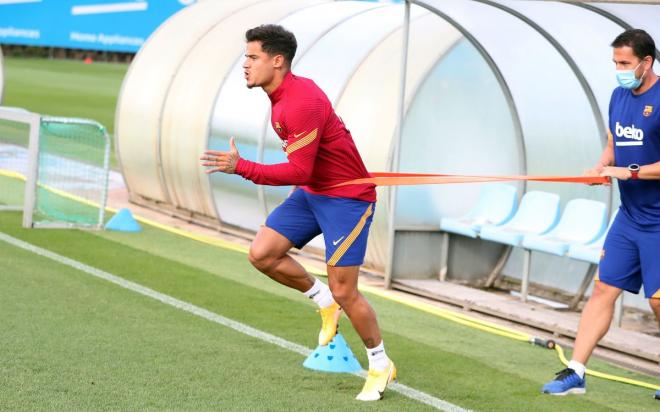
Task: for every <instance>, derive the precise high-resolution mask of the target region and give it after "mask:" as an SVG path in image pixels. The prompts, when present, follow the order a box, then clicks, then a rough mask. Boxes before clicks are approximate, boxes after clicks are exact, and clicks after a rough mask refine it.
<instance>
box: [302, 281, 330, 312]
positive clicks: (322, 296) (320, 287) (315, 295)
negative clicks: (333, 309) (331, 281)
mask: <svg viewBox="0 0 660 412" xmlns="http://www.w3.org/2000/svg"><path fill="white" fill-rule="evenodd" d="M304 293H305V296H307V297H308V298H310V299H312V300H313V301H314V302H315V303H316V304H317V305H319V308H327V307H328V306H330V305H332V304H333V303H334V302H335V300H334V299H333V297H332V292H330V288H329V287H328V285H326V284H325V283H323V282H321V281H320V280H318V279H315V281H314V286H312V288H311V289H310V290H308V291H307V292H304Z"/></svg>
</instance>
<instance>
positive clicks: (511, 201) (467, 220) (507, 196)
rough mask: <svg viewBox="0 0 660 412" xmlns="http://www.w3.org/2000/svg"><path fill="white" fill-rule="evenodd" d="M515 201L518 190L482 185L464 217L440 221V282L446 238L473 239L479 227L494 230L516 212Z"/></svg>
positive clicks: (444, 268)
mask: <svg viewBox="0 0 660 412" xmlns="http://www.w3.org/2000/svg"><path fill="white" fill-rule="evenodd" d="M517 198H518V190H517V189H516V188H515V187H513V186H510V185H505V184H501V183H493V184H486V185H483V186H482V188H481V192H480V193H479V198H478V199H477V203H476V204H475V205H474V206H473V207H472V209H471V210H470V211H469V212H468V213H467V214H466V215H465V216H462V217H459V218H442V220H441V221H440V230H442V231H443V234H442V251H441V255H440V256H441V264H440V268H441V269H440V280H442V281H444V280H445V278H446V276H447V260H448V256H449V234H450V233H453V234H457V235H462V236H467V237H471V238H476V237H477V236H478V235H479V231H480V230H481V228H482V226H484V225H486V224H488V225H495V226H498V225H502V224H504V223H506V222H508V221H509V220H510V219H511V217H512V216H513V214H514V213H515V212H516V208H517V200H518V199H517Z"/></svg>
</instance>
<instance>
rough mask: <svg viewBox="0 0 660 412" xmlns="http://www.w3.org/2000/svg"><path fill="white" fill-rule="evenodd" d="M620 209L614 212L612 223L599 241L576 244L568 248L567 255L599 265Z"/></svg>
mask: <svg viewBox="0 0 660 412" xmlns="http://www.w3.org/2000/svg"><path fill="white" fill-rule="evenodd" d="M617 213H619V209H617V210H616V211H614V213H613V214H612V217H611V218H610V223H609V225H608V226H607V230H604V231H603V233H602V234H601V235H600V236H599V237H598V239H596V240H594V241H592V242H589V243H586V244H584V243H574V244H571V245H570V247H569V248H568V252H567V255H568V256H569V257H571V258H573V259H577V260H584V261H585V262H590V263H594V264H598V263H599V262H600V254H601V251H602V249H603V245H604V244H605V238H606V237H607V232H608V231H609V228H610V227H611V226H612V223H614V218H616V215H617Z"/></svg>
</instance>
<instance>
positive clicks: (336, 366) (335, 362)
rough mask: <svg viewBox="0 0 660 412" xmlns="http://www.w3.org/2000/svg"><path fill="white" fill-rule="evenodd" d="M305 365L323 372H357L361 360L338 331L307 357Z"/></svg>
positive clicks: (360, 367) (360, 368) (359, 368)
mask: <svg viewBox="0 0 660 412" xmlns="http://www.w3.org/2000/svg"><path fill="white" fill-rule="evenodd" d="M303 366H304V367H306V368H309V369H314V370H317V371H322V372H357V371H359V370H362V366H360V362H358V360H357V358H356V357H355V355H353V352H352V351H351V348H349V347H348V344H347V343H346V340H345V339H344V337H343V336H342V335H341V333H337V334H336V335H335V337H334V338H332V340H331V341H330V343H328V344H327V345H326V346H319V347H317V348H316V350H314V352H312V354H311V355H309V356H308V357H307V359H305V362H303Z"/></svg>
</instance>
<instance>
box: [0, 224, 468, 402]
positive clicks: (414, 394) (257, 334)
mask: <svg viewBox="0 0 660 412" xmlns="http://www.w3.org/2000/svg"><path fill="white" fill-rule="evenodd" d="M0 240H3V241H5V242H7V243H9V244H11V245H13V246H16V247H19V248H21V249H25V250H27V251H30V252H32V253H35V254H37V255H40V256H43V257H46V258H48V259H51V260H54V261H56V262H58V263H61V264H64V265H67V266H70V267H72V268H74V269H77V270H80V271H82V272H85V273H87V274H90V275H92V276H95V277H97V278H100V279H103V280H107V281H108V282H111V283H114V284H115V285H118V286H121V287H123V288H125V289H129V290H132V291H133V292H137V293H139V294H141V295H144V296H148V297H150V298H153V299H156V300H158V301H160V302H162V303H165V304H167V305H170V306H173V307H175V308H177V309H181V310H183V311H186V312H188V313H192V314H193V315H197V316H199V317H202V318H204V319H206V320H210V321H211V322H215V323H218V324H220V325H223V326H226V327H228V328H231V329H234V330H235V331H237V332H240V333H243V334H245V335H248V336H250V337H253V338H257V339H260V340H262V341H265V342H268V343H272V344H273V345H277V346H279V347H281V348H284V349H287V350H290V351H292V352H296V353H299V354H301V355H303V356H309V354H311V353H312V350H311V349H309V348H307V347H305V346H302V345H298V344H297V343H293V342H289V341H288V340H286V339H282V338H280V337H278V336H275V335H271V334H270V333H267V332H264V331H261V330H259V329H255V328H253V327H250V326H248V325H246V324H243V323H241V322H237V321H235V320H232V319H229V318H226V317H224V316H221V315H218V314H217V313H213V312H210V311H208V310H206V309H203V308H200V307H199V306H195V305H193V304H191V303H187V302H184V301H181V300H179V299H176V298H173V297H171V296H169V295H166V294H164V293H160V292H157V291H155V290H153V289H150V288H148V287H145V286H142V285H140V284H137V283H134V282H131V281H128V280H126V279H123V278H120V277H118V276H115V275H112V274H110V273H108V272H104V271H102V270H100V269H97V268H95V267H92V266H89V265H86V264H84V263H82V262H78V261H77V260H73V259H70V258H68V257H66V256H62V255H59V254H57V253H54V252H51V251H49V250H46V249H43V248H40V247H38V246H35V245H33V244H31V243H27V242H24V241H22V240H20V239H16V238H15V237H12V236H9V235H7V234H5V233H2V232H0ZM354 375H356V376H360V377H362V378H366V376H367V373H366V372H365V371H360V372H356V373H354ZM389 388H390V389H391V390H393V391H395V392H398V393H400V394H401V395H403V396H405V397H407V398H410V399H413V400H416V401H418V402H421V403H424V404H426V405H429V406H432V407H434V408H436V409H439V410H442V411H447V412H468V410H467V409H463V408H461V407H460V406H457V405H454V404H452V403H450V402H447V401H443V400H442V399H439V398H436V397H434V396H432V395H429V394H427V393H425V392H422V391H419V390H417V389H414V388H411V387H409V386H406V385H402V384H400V383H393V384H391V385H390V386H389Z"/></svg>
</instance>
